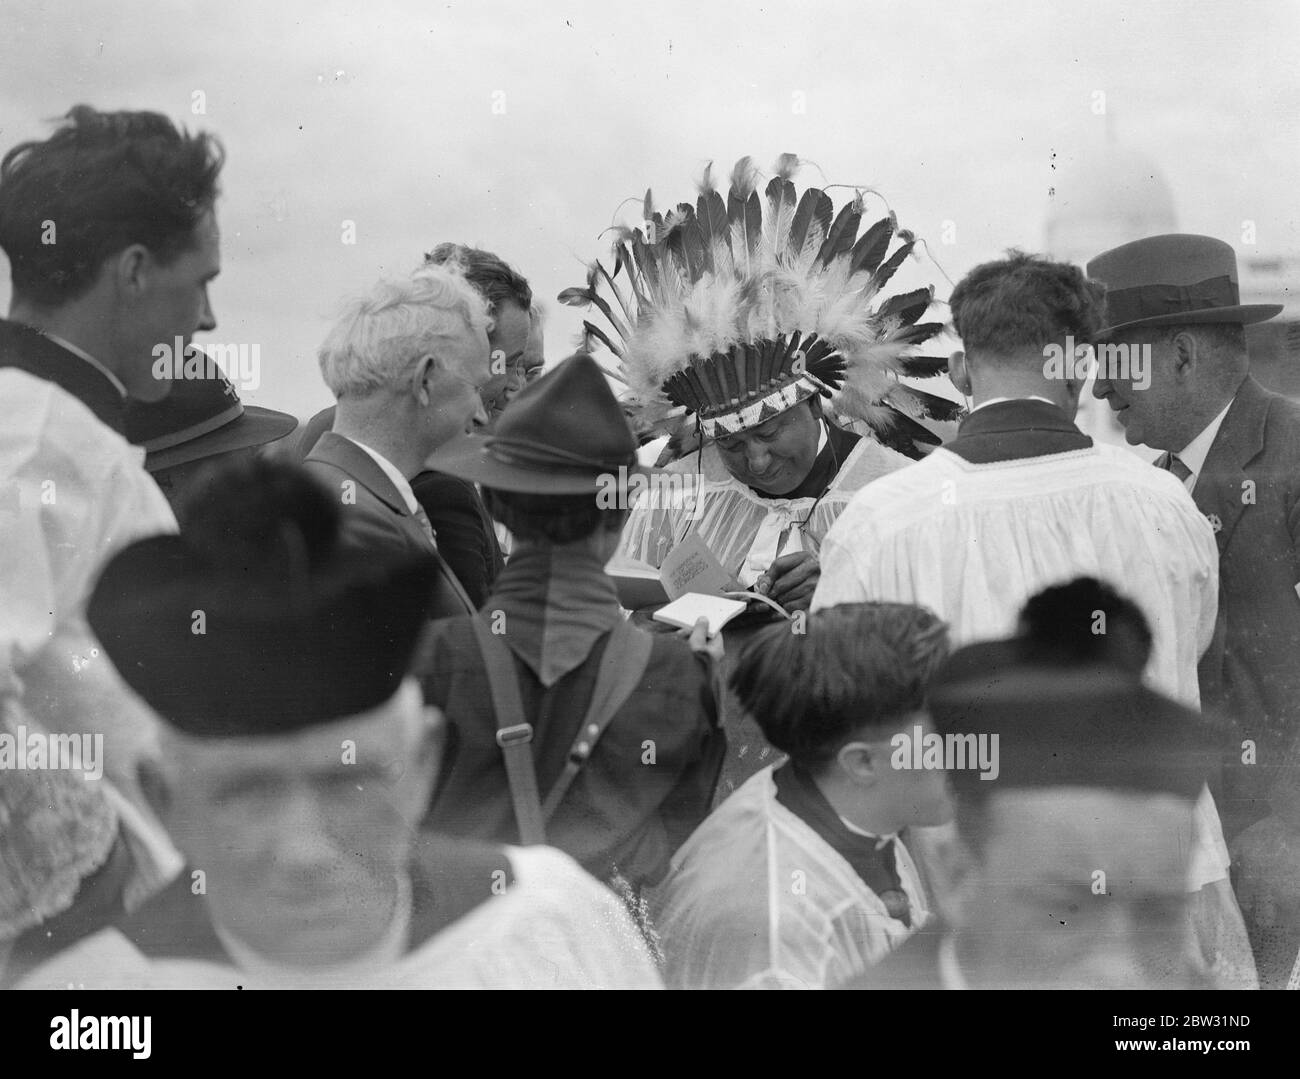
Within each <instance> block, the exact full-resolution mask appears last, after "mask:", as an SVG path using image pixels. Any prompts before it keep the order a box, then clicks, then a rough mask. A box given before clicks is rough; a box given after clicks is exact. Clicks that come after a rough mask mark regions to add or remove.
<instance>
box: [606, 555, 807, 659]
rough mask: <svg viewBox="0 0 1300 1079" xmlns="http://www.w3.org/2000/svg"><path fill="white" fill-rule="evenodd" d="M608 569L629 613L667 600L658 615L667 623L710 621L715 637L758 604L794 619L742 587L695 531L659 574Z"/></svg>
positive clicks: (627, 566) (627, 564) (620, 564)
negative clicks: (729, 623)
mask: <svg viewBox="0 0 1300 1079" xmlns="http://www.w3.org/2000/svg"><path fill="white" fill-rule="evenodd" d="M605 571H606V572H607V573H608V574H609V575H610V576H611V577H613V578H614V584H615V586H616V587H617V588H618V595H619V602H620V603H621V604H622V605H623V606H624V607H626V608H628V609H629V610H636V609H638V608H640V607H650V606H655V605H657V604H661V603H665V602H667V603H668V605H667V606H666V607H663V608H662V609H661V610H659V611H657V612H655V615H654V617H655V619H656V620H658V621H660V622H667V623H668V624H669V625H675V626H681V627H683V628H686V629H689V628H690V627H691V626H693V625H695V622H696V620H697V619H699V618H707V619H708V620H709V632H710V633H711V634H712V633H716V632H717V631H718V630H720V629H721V628H722V627H723V626H725V625H726V624H727V623H728V622H730V621H731V620H732V619H733V618H736V617H737V616H738V615H741V614H743V613H744V612H745V611H747V610H749V608H750V604H755V603H756V604H761V605H764V606H766V607H768V608H770V609H771V610H772V611H774V612H775V613H776V614H779V615H780V616H781V617H782V618H786V619H789V618H790V617H791V614H790V612H789V611H787V610H786V609H785V608H784V607H782V606H781V604H779V603H777V602H776V600H774V599H772V598H771V597H770V596H765V595H763V594H762V593H761V592H750V591H747V590H745V589H743V588H741V587H740V585H739V583H738V582H737V581H736V580H735V579H734V578H733V577H732V576H731V574H729V573H728V572H727V571H726V570H725V569H723V568H722V563H720V562H719V561H718V559H717V556H715V555H714V553H713V552H712V551H710V550H709V548H708V546H707V545H706V544H705V542H704V540H702V539H701V538H700V536H699V534H698V533H696V532H692V533H691V534H690V535H688V536H687V537H686V538H685V539H684V540H682V542H681V543H679V544H677V546H676V547H674V548H673V549H672V551H670V552H669V554H668V556H667V557H666V558H665V559H664V561H663V565H662V566H661V567H660V568H659V569H658V570H656V569H655V568H654V567H653V566H649V565H646V564H645V563H643V562H631V561H627V560H624V561H619V560H614V561H612V562H610V563H609V565H607V566H606V567H605ZM669 601H671V602H669Z"/></svg>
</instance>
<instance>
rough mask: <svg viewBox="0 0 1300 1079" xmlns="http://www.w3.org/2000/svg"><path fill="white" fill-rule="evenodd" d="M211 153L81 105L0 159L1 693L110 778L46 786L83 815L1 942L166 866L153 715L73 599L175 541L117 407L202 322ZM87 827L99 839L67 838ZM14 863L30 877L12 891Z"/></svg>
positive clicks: (140, 389)
mask: <svg viewBox="0 0 1300 1079" xmlns="http://www.w3.org/2000/svg"><path fill="white" fill-rule="evenodd" d="M222 160H223V158H222V152H221V148H220V146H219V144H218V143H217V142H216V141H215V140H214V139H213V138H212V137H211V136H210V135H206V134H194V135H191V134H188V133H186V132H184V131H180V130H177V128H176V127H175V126H174V125H173V124H172V123H171V121H170V120H168V119H167V118H166V117H165V116H162V115H160V114H158V113H154V112H99V111H97V110H95V109H93V108H91V107H89V106H86V105H78V106H76V107H75V108H73V109H71V110H70V111H69V112H68V114H67V115H66V116H65V117H64V118H63V120H62V122H61V123H60V125H59V128H58V130H57V131H55V133H54V134H53V135H52V136H51V137H50V138H48V139H46V140H44V141H30V142H24V143H21V144H20V145H17V146H15V147H13V148H12V149H11V150H10V151H9V152H8V153H7V154H6V155H5V157H4V160H3V162H0V246H2V247H3V248H4V251H5V254H6V255H7V256H8V258H9V266H10V274H11V277H12V281H13V298H12V301H11V305H10V310H9V318H8V319H7V320H2V321H0V551H3V563H2V564H0V696H5V695H12V696H13V697H14V698H16V701H17V706H19V707H20V708H21V710H22V712H23V714H24V716H25V717H26V720H27V722H29V723H30V724H32V725H33V726H34V727H35V728H36V729H38V730H40V731H42V732H52V733H60V734H72V735H78V736H80V735H84V736H85V737H86V738H91V737H100V738H102V742H103V760H102V761H101V763H102V765H103V769H104V773H103V774H104V777H105V781H104V782H96V783H87V782H86V781H85V780H84V779H83V778H82V776H81V775H79V774H74V773H72V772H68V771H62V772H56V771H50V772H47V773H45V774H44V776H43V781H44V782H47V783H48V784H51V785H53V786H56V787H57V786H59V785H64V786H66V785H68V784H71V785H74V786H78V787H80V788H81V790H80V791H79V792H78V793H77V794H76V795H75V797H74V796H71V795H70V796H69V797H68V798H66V799H64V800H62V803H61V804H62V805H63V806H64V807H65V808H66V809H67V810H68V812H69V813H70V814H71V813H72V809H71V807H72V806H73V805H74V804H80V805H81V806H82V812H83V814H84V815H83V819H82V820H81V821H80V822H75V821H74V820H73V819H72V817H71V816H69V817H67V818H65V819H64V821H63V824H64V827H62V828H58V827H52V828H50V829H49V831H48V835H49V837H51V838H50V843H49V844H48V845H46V846H44V847H43V854H42V861H41V862H40V864H37V863H36V862H33V861H31V860H30V859H29V860H27V861H26V862H25V864H22V865H19V864H17V863H15V861H13V860H11V859H10V860H7V863H6V864H8V865H9V866H10V871H11V872H12V873H14V874H15V876H16V878H17V880H16V881H14V880H11V881H10V883H11V884H14V885H15V891H16V892H17V894H19V895H20V896H23V897H24V903H25V909H23V910H21V911H20V912H18V916H17V921H16V923H11V925H10V926H8V927H6V926H4V925H3V924H0V940H3V938H4V937H5V936H7V933H6V932H5V930H6V928H18V929H22V928H26V927H31V926H34V925H35V923H38V922H39V923H41V924H40V925H39V926H37V927H36V928H35V929H33V930H32V931H33V932H38V933H39V934H41V936H42V939H44V940H49V939H55V938H58V937H60V935H61V934H62V933H63V932H64V931H65V930H66V931H67V932H69V933H72V934H75V933H77V932H81V931H84V930H85V928H86V925H87V923H86V922H85V920H84V919H83V918H82V917H81V916H80V915H79V914H77V913H76V912H75V911H74V912H73V914H72V915H71V916H70V918H71V924H63V925H55V924H53V923H51V922H50V920H49V919H50V918H51V917H52V916H54V915H56V914H58V913H59V912H60V911H61V910H64V909H65V908H67V907H68V905H69V903H71V902H72V901H73V894H74V893H75V891H76V886H75V882H76V881H77V880H78V879H79V878H85V880H86V882H87V883H86V885H85V889H86V890H85V891H83V893H82V894H81V896H80V897H79V898H78V900H77V902H76V904H74V906H76V908H77V911H81V912H83V913H87V914H88V913H89V911H91V910H95V911H97V912H98V914H96V915H94V916H95V917H99V916H102V915H104V914H105V913H106V912H110V911H112V910H114V909H117V908H118V907H119V906H120V903H121V902H122V901H123V899H124V898H125V899H126V900H129V901H135V900H138V899H139V898H141V896H142V894H143V893H144V892H146V891H147V890H148V889H149V888H151V887H156V886H158V885H159V884H160V883H161V882H162V880H163V879H165V877H166V875H167V874H168V873H169V872H174V871H175V869H176V868H177V867H178V866H177V865H176V863H175V858H176V855H175V852H174V851H172V850H171V849H170V844H168V843H167V841H166V839H165V838H164V837H162V836H161V835H160V833H159V832H158V829H157V827H156V825H155V824H151V823H150V822H149V821H148V820H147V819H145V818H144V817H143V816H142V810H143V809H144V805H143V801H142V799H141V797H140V794H139V791H138V790H137V788H136V783H135V773H136V762H137V760H138V759H139V758H140V757H141V756H143V755H147V754H148V753H150V752H152V751H153V749H154V741H155V739H156V730H155V721H154V720H153V718H152V717H151V716H150V715H149V712H148V710H147V709H146V708H144V707H143V706H142V705H141V703H140V702H139V701H138V700H137V699H136V698H135V696H134V695H133V694H131V693H130V692H129V691H128V690H127V688H126V686H125V685H124V684H123V682H122V680H121V678H120V677H119V676H118V674H117V672H116V671H115V670H114V669H113V666H112V664H111V663H110V662H109V660H108V658H107V657H105V656H104V655H102V654H101V652H100V649H99V646H98V642H97V641H96V640H95V639H94V636H93V634H92V633H91V632H90V629H89V627H88V626H87V624H86V618H85V604H86V600H87V598H88V596H89V594H90V590H91V587H92V586H93V584H94V581H95V578H96V577H97V576H98V574H99V571H100V570H101V569H102V568H103V565H104V563H105V561H106V560H107V559H108V558H109V557H110V556H111V555H112V554H113V553H114V552H115V551H117V550H119V549H120V548H121V547H123V546H124V545H125V544H127V543H129V542H130V541H131V540H132V539H134V538H136V537H139V536H146V535H151V534H155V533H162V532H174V531H175V529H176V522H175V519H174V518H173V516H172V513H171V511H170V510H169V509H168V506H167V502H166V500H165V499H164V498H163V496H162V494H161V493H160V492H159V490H158V488H157V486H156V485H155V484H154V482H153V480H151V479H150V478H149V476H148V474H147V473H146V472H145V471H144V469H143V468H142V467H141V466H142V462H143V460H144V451H143V450H139V449H136V448H135V447H132V446H131V445H129V444H128V442H127V441H126V439H125V438H124V437H123V431H124V419H123V412H124V407H125V403H126V399H127V398H128V397H129V398H133V399H136V400H141V401H149V400H156V399H157V398H159V397H161V396H162V395H163V394H165V393H166V391H167V388H168V386H169V385H170V382H169V381H168V379H167V378H162V377H156V376H157V375H158V374H159V373H162V374H166V375H170V373H171V372H172V371H173V370H174V367H175V364H177V363H179V362H180V361H181V360H182V359H183V357H184V352H185V350H186V349H187V348H188V346H189V344H190V340H191V338H192V336H193V335H194V334H195V333H197V332H201V331H206V330H211V329H213V328H214V327H215V326H216V320H215V317H214V316H213V313H212V306H211V304H210V302H209V299H208V286H209V284H210V283H211V281H212V280H213V278H215V277H216V276H217V274H218V272H219V271H220V265H221V264H220V238H219V235H218V231H217V222H216V216H215V211H214V206H215V203H216V198H217V180H218V176H219V174H220V171H221V167H222ZM160 361H170V362H166V363H160ZM164 366H165V367H166V368H167V370H166V371H162V372H160V370H158V369H160V368H161V367H164ZM29 778H33V779H34V777H29ZM21 787H22V784H21V783H18V782H15V783H14V784H12V785H11V787H10V790H11V792H12V791H16V790H18V789H19V788H21ZM59 802H60V799H59V798H58V797H57V796H54V795H50V794H49V793H48V792H47V794H46V796H45V797H43V798H38V799H36V801H35V803H33V804H34V805H37V806H38V808H37V813H38V814H46V815H47V816H48V815H50V813H51V808H52V807H53V806H54V805H55V804H57V803H59ZM29 808H30V807H29ZM8 810H9V811H12V812H17V810H16V809H15V807H14V806H13V805H10V806H9V807H8ZM24 812H25V811H24ZM56 815H57V814H56ZM0 816H6V817H8V824H7V826H6V829H5V831H6V833H7V836H8V838H9V840H10V841H13V842H15V843H16V844H17V845H18V847H19V849H21V847H22V840H21V839H20V838H18V837H19V836H20V835H21V833H22V832H23V831H24V830H25V828H26V827H27V826H28V825H39V823H40V822H39V821H36V820H32V819H30V818H28V819H27V820H23V819H22V817H23V813H19V819H14V818H13V817H9V814H8V812H6V813H3V814H0ZM119 818H120V820H121V822H122V828H121V830H120V831H119V829H118V820H119ZM91 820H99V821H104V822H107V823H108V827H105V828H98V827H93V828H83V827H81V825H86V824H88V823H89V822H90V821H91ZM45 824H46V825H49V824H51V822H50V821H49V820H46V821H45ZM37 831H38V833H39V831H40V829H39V827H38V829H37ZM74 835H78V836H81V837H82V839H79V840H77V841H75V842H74V841H73V838H72V837H73V836H74ZM90 835H93V836H94V837H95V838H94V839H93V841H92V840H90V839H89V838H86V837H88V836H90ZM115 837H117V838H116V840H115ZM83 839H84V843H83V842H82V840H83ZM29 870H30V871H31V872H32V873H33V874H34V875H35V878H39V879H24V876H25V873H26V871H29ZM65 874H66V876H65ZM69 879H70V880H71V882H72V887H68V882H69ZM47 887H49V888H50V890H47ZM12 894H14V892H10V895H12ZM8 913H9V912H7V911H4V912H0V923H3V922H5V921H7V920H8V919H7V918H6V917H5V915H6V914H8ZM92 920H93V919H92ZM19 950H22V949H19Z"/></svg>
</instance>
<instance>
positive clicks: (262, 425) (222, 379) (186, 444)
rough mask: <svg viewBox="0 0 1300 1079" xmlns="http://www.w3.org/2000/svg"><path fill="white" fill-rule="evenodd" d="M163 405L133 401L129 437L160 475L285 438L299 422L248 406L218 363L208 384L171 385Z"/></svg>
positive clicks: (184, 381)
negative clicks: (199, 461) (193, 462)
mask: <svg viewBox="0 0 1300 1079" xmlns="http://www.w3.org/2000/svg"><path fill="white" fill-rule="evenodd" d="M171 384H172V388H171V392H170V393H169V394H168V395H167V396H166V397H164V398H163V399H162V400H160V401H148V402H146V401H136V400H130V401H128V402H127V405H126V416H125V425H126V437H127V439H128V440H129V441H131V442H133V443H134V444H135V445H137V446H142V447H144V450H145V461H144V466H145V468H147V469H148V470H149V471H150V472H158V471H161V470H162V469H164V468H171V467H173V466H174V465H183V464H188V463H189V462H190V461H198V460H202V459H203V458H205V457H215V456H217V455H218V454H222V453H230V452H232V451H234V450H242V449H247V448H249V447H251V446H263V445H265V444H266V443H268V442H274V441H276V439H280V438H284V436H285V435H287V434H289V432H290V431H292V430H293V429H294V428H295V427H297V426H298V421H297V419H296V418H295V417H293V416H290V415H289V414H288V413H287V412H276V411H275V410H274V409H270V408H259V407H258V406H257V405H246V404H244V403H243V402H242V401H241V400H240V399H239V394H238V392H236V390H235V387H234V385H233V384H232V383H231V381H230V379H228V378H226V376H225V375H224V374H222V372H221V369H220V368H219V367H217V365H216V363H215V362H212V363H209V364H207V365H206V366H205V370H204V377H202V378H177V379H172V380H171Z"/></svg>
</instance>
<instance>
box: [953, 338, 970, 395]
mask: <svg viewBox="0 0 1300 1079" xmlns="http://www.w3.org/2000/svg"><path fill="white" fill-rule="evenodd" d="M948 381H949V382H951V383H952V384H953V388H954V389H955V390H956V391H957V392H958V393H959V394H961V395H962V396H963V397H970V396H971V393H972V392H973V391H972V389H971V381H970V368H969V367H968V366H967V364H966V353H965V352H963V351H962V350H961V349H958V350H957V351H956V352H954V353H953V354H952V355H951V356H949V357H948Z"/></svg>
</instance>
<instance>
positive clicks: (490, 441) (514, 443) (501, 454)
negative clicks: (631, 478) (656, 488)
mask: <svg viewBox="0 0 1300 1079" xmlns="http://www.w3.org/2000/svg"><path fill="white" fill-rule="evenodd" d="M484 441H485V443H486V449H487V454H488V456H489V457H491V458H492V459H493V460H495V461H497V462H498V463H500V464H503V465H510V466H512V467H516V468H526V469H530V470H531V471H534V472H552V471H564V472H579V473H591V474H598V473H602V472H611V471H616V470H617V469H618V468H619V467H620V466H623V467H627V466H629V465H631V464H633V463H635V461H636V454H631V455H630V456H628V457H624V458H622V459H621V460H618V461H615V462H613V463H611V462H609V461H599V460H596V459H594V458H591V457H584V456H583V455H582V454H580V453H570V452H569V451H568V450H564V449H561V448H560V447H559V446H551V445H548V444H547V443H545V442H534V441H533V440H532V439H528V438H511V437H509V436H501V435H488V436H487V438H486V439H484Z"/></svg>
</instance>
